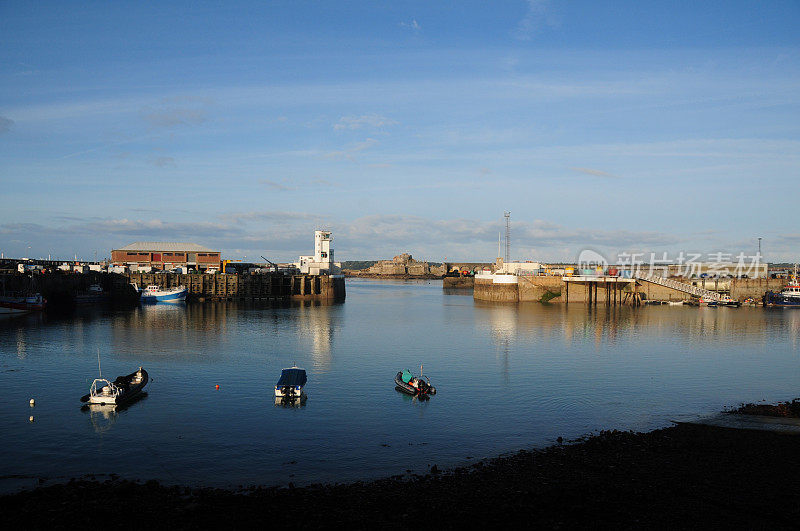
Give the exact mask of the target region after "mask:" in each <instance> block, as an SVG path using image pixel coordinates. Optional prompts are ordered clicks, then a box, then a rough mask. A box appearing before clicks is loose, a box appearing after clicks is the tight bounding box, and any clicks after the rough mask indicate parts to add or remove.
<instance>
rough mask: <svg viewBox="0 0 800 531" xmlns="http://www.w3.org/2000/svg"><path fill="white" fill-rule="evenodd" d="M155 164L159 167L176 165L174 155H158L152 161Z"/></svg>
mask: <svg viewBox="0 0 800 531" xmlns="http://www.w3.org/2000/svg"><path fill="white" fill-rule="evenodd" d="M150 163H151V164H152V165H153V166H158V167H159V168H167V167H170V166H175V159H174V158H172V157H156V158H154V159H153V160H151V161H150Z"/></svg>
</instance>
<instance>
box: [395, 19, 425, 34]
mask: <svg viewBox="0 0 800 531" xmlns="http://www.w3.org/2000/svg"><path fill="white" fill-rule="evenodd" d="M397 25H398V26H400V27H401V28H405V29H409V30H412V31H414V32H418V31H420V30H421V29H422V26H420V25H419V22H417V19H415V18H412V19H411V22H400V23H399V24H397Z"/></svg>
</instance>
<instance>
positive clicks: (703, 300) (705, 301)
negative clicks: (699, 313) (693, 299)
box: [698, 297, 719, 308]
mask: <svg viewBox="0 0 800 531" xmlns="http://www.w3.org/2000/svg"><path fill="white" fill-rule="evenodd" d="M698 303H699V305H700V306H708V307H709V308H716V307H717V306H719V301H718V300H717V299H711V298H708V297H700V300H699V301H698Z"/></svg>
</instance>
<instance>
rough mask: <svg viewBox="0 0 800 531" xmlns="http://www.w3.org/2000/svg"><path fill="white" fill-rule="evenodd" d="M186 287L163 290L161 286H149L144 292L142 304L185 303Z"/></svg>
mask: <svg viewBox="0 0 800 531" xmlns="http://www.w3.org/2000/svg"><path fill="white" fill-rule="evenodd" d="M186 292H187V289H186V286H178V287H175V288H162V287H160V286H153V285H151V286H147V287H146V288H144V290H142V298H141V301H142V302H184V301H185V300H186Z"/></svg>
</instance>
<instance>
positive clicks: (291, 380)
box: [275, 365, 308, 399]
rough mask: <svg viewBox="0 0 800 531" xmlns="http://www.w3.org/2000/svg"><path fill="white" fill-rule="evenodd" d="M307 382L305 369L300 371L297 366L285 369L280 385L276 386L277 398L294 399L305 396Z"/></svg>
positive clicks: (282, 372)
mask: <svg viewBox="0 0 800 531" xmlns="http://www.w3.org/2000/svg"><path fill="white" fill-rule="evenodd" d="M307 381H308V377H307V376H306V370H305V369H300V368H298V367H297V366H296V365H295V366H292V367H289V368H288V369H283V370H282V371H281V377H280V378H278V383H276V384H275V397H276V398H287V399H292V398H300V397H301V396H305V393H304V392H303V387H304V386H305V385H306V382H307Z"/></svg>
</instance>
